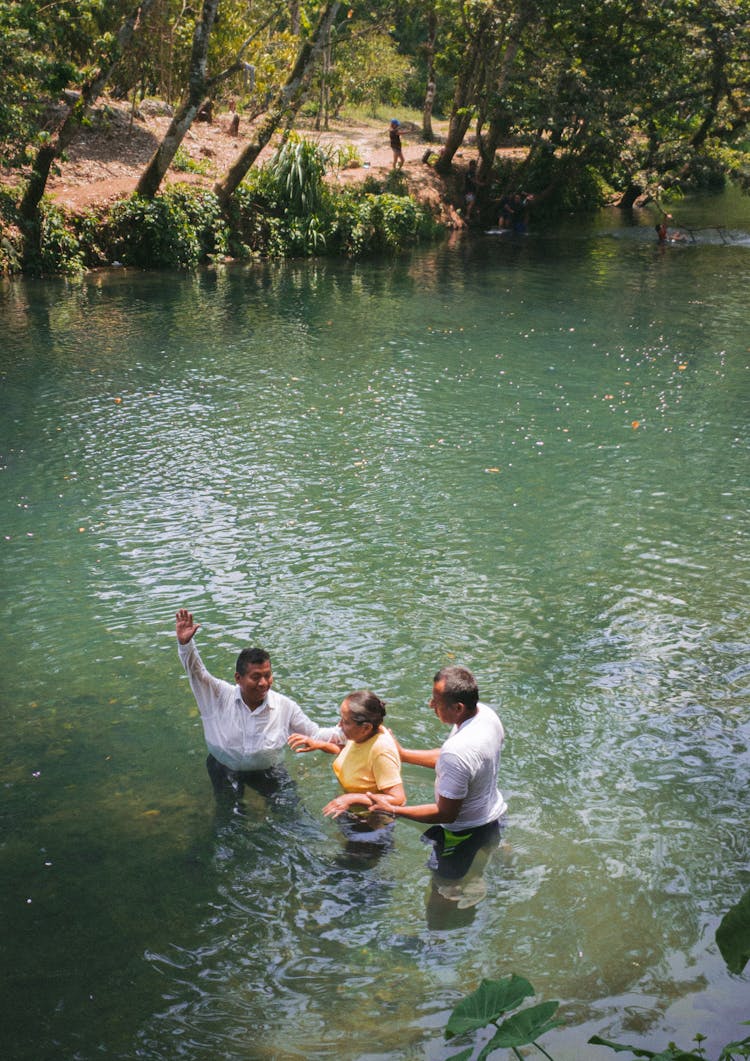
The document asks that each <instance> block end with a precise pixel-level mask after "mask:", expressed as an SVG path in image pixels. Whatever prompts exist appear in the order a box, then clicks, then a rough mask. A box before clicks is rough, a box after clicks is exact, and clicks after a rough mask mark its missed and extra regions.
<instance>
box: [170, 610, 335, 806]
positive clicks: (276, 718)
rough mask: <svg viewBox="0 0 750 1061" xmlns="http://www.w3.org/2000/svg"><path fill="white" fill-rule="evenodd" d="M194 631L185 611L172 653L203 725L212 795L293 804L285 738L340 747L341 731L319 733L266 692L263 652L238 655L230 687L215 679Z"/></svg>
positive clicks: (269, 678)
mask: <svg viewBox="0 0 750 1061" xmlns="http://www.w3.org/2000/svg"><path fill="white" fill-rule="evenodd" d="M199 627H200V623H196V622H195V620H194V619H193V615H192V613H191V612H189V611H187V609H185V608H181V609H180V610H179V611H178V612H177V616H176V623H175V632H176V634H177V642H178V645H177V651H178V653H179V657H180V662H181V663H182V665H183V667H184V668H185V671H186V673H187V676H188V680H189V681H190V688H191V689H192V690H193V696H194V697H195V700H196V703H197V704H198V710H199V711H200V715H201V720H202V722H203V733H204V736H205V738H206V745H207V747H208V759H207V760H206V768H207V770H208V773H209V776H210V778H211V782H212V784H213V787H214V792H215V793H216V795H217V796H221V795H228V796H231V797H233V798H234V799H235V800H239V799H240V798H241V797H242V792H243V789H244V786H245V785H249V786H250V787H251V788H254V789H255V790H256V791H257V792H260V793H261V794H262V795H264V796H280V797H281V798H282V799H283V798H284V797H286V798H287V799H288V798H289V797H292V798H294V797H293V789H294V784H293V782H292V779H291V778H290V776H289V774H288V773H287V770H286V768H285V766H284V762H283V760H284V749H285V748H286V746H287V738H288V737H289V735H290V734H291V733H303V734H304V735H305V736H307V737H313V738H315V739H316V740H327V741H330V740H334V741H340V742H341V743H342V744H343V738H342V735H341V732H340V730H339V729H338V727H337V726H333V727H331V728H328V729H322V728H321V727H320V726H318V725H316V723H315V722H313V721H312V720H311V719H309V718H308V717H307V715H306V714H305V713H304V711H303V710H302V708H301V707H300V706H299V705H298V704H297V703H295V701H294V700H291V699H290V698H289V697H288V696H282V695H281V693H277V692H275V691H274V690H273V689H272V688H271V686H272V685H273V673H272V670H271V659H270V656H269V655H268V653H267V652H266V651H265V650H264V649H262V648H245V649H243V650H242V652H240V654H239V656H238V657H237V663H236V666H235V675H234V680H235V684H234V685H231V684H230V683H229V682H225V681H222V679H221V678H214V676H213V675H212V674H210V673H209V672H208V670H207V669H206V667H205V665H204V663H203V660H202V659H201V658H200V655H199V654H198V649H197V646H196V644H195V641H194V640H193V639H194V636H195V633H196V631H197V630H198V629H199Z"/></svg>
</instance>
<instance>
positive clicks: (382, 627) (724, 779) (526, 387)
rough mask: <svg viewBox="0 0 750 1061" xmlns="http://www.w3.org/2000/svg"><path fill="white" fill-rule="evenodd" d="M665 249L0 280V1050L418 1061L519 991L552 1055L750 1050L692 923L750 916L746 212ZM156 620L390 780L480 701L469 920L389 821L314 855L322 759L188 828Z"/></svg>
mask: <svg viewBox="0 0 750 1061" xmlns="http://www.w3.org/2000/svg"><path fill="white" fill-rule="evenodd" d="M680 220H681V221H682V223H683V224H684V225H689V226H690V227H691V229H693V230H694V235H695V239H694V241H691V242H688V243H685V244H684V245H679V246H667V247H658V246H657V244H656V239H655V234H654V232H653V227H652V224H651V223H650V220H649V218H648V217H643V218H642V219H640V221H639V222H638V223H636V224H634V225H632V224H629V223H626V221H624V220H623V219H622V218H620V217H619V216H616V215H614V214H608V213H604V214H602V215H601V217H599V218H598V219H596V220H595V221H593V222H591V223H585V224H582V223H581V222H580V221H577V220H575V219H571V222H570V225H569V226H568V230H567V231H566V230H565V229H562V230H558V231H556V232H555V233H540V232H536V233H534V232H532V233H531V234H530V235H529V236H527V237H514V236H502V237H494V238H493V237H491V236H484V235H480V234H477V235H472V236H470V237H458V238H456V239H454V240H453V241H449V242H448V243H447V244H445V245H442V246H440V247H437V248H429V249H424V250H420V251H418V252H416V253H415V254H414V255H412V256H411V257H409V258H407V259H405V260H402V261H399V262H391V261H381V262H370V263H364V264H356V265H352V264H339V263H331V262H324V263H309V262H305V263H292V264H281V265H262V266H253V267H244V266H237V267H233V268H226V269H223V270H220V271H204V272H201V273H199V274H197V275H190V276H188V275H178V274H153V275H146V274H138V273H130V272H127V271H112V272H109V273H103V274H95V275H92V276H90V277H88V278H86V279H85V280H84V281H83V282H81V283H67V282H64V281H46V282H32V281H19V282H14V283H12V284H8V285H6V286H5V287H3V288H2V289H0V334H2V337H3V338H2V351H1V353H0V363H1V364H2V413H3V416H2V427H1V428H0V467H1V475H0V486H1V487H2V492H1V494H0V500H1V501H2V536H1V537H0V556H1V561H0V564H1V566H0V571H1V574H2V594H3V623H2V638H1V639H0V668H1V671H2V675H3V681H2V694H1V696H2V701H1V706H0V736H1V738H2V778H1V781H2V787H1V788H0V792H1V797H0V821H1V822H2V836H1V838H0V866H1V867H2V874H1V878H2V909H3V913H4V915H5V916H4V921H5V925H4V929H3V932H2V936H1V938H0V948H1V952H2V963H3V972H4V988H3V992H2V994H3V1008H4V1009H5V1015H4V1017H3V1019H2V1032H1V1033H0V1035H1V1037H2V1041H3V1046H2V1056H3V1057H4V1058H7V1059H8V1061H26V1059H32V1058H33V1059H35V1061H40V1059H42V1061H44V1059H50V1061H58V1059H61V1061H63V1059H64V1061H73V1059H75V1061H94V1059H99V1058H109V1059H120V1061H125V1059H131V1058H139V1059H148V1061H177V1059H186V1061H219V1059H221V1061H250V1059H252V1061H255V1059H258V1061H260V1059H281V1061H287V1059H292V1058H314V1059H318V1058H332V1059H346V1061H349V1059H358V1061H364V1059H367V1061H379V1059H392V1058H413V1059H417V1058H419V1059H429V1061H439V1059H444V1058H447V1057H449V1056H450V1055H451V1054H454V1053H456V1052H457V1050H458V1049H460V1046H456V1045H454V1044H453V1043H446V1041H445V1040H444V1038H443V1029H444V1026H445V1023H446V1020H447V1017H448V1014H449V1013H450V1011H451V1010H452V1008H453V1007H454V1006H455V1004H456V1003H457V1002H458V1001H459V1000H460V999H461V998H462V997H463V996H464V995H465V994H467V993H468V992H469V991H471V990H473V989H474V988H475V987H476V986H478V984H479V981H480V980H481V979H482V978H483V977H488V978H494V977H500V976H504V975H507V974H508V973H510V972H516V973H518V974H519V975H524V976H526V977H528V978H529V979H530V980H531V981H532V983H533V984H534V986H535V987H536V990H537V992H538V995H539V998H540V999H558V1000H559V1001H560V1003H561V1009H560V1015H561V1016H562V1017H563V1018H564V1019H565V1021H566V1026H565V1027H564V1028H561V1029H559V1030H555V1031H553V1032H551V1033H548V1034H547V1035H546V1036H545V1037H544V1039H543V1043H544V1045H545V1046H546V1047H547V1049H548V1050H549V1051H550V1053H551V1054H552V1055H553V1056H554V1057H555V1058H556V1059H557V1061H573V1059H578V1058H585V1059H588V1058H592V1059H597V1058H605V1057H610V1056H614V1055H612V1054H610V1052H609V1051H606V1050H604V1049H602V1048H598V1047H593V1046H589V1045H586V1043H587V1039H588V1038H589V1036H591V1035H593V1034H595V1033H597V1034H600V1035H604V1036H605V1037H610V1038H615V1037H619V1038H620V1039H622V1040H624V1041H630V1042H636V1043H638V1044H639V1045H641V1046H647V1047H650V1048H651V1049H655V1048H657V1047H660V1046H664V1045H666V1043H667V1041H668V1040H669V1039H677V1040H678V1041H679V1042H680V1043H681V1044H682V1045H684V1046H686V1047H687V1046H689V1045H690V1041H691V1039H692V1037H693V1035H695V1033H696V1032H700V1033H703V1034H705V1035H706V1036H707V1037H708V1043H707V1044H706V1045H707V1047H708V1049H709V1056H715V1054H716V1053H718V1049H719V1047H720V1046H721V1045H723V1043H725V1042H727V1041H728V1040H730V1039H737V1038H741V1037H742V1036H743V1035H745V1034H746V1033H747V1028H743V1026H742V1024H741V1023H740V1022H741V1021H742V1020H748V1019H750V990H749V986H750V975H748V972H747V971H746V972H745V974H743V975H741V976H733V975H730V973H729V972H728V971H727V969H726V967H725V965H724V962H723V960H722V958H721V956H720V954H719V952H718V950H717V947H716V945H715V942H714V933H715V930H716V926H717V924H718V922H719V920H720V919H721V917H722V915H723V913H724V912H725V911H726V910H727V909H728V908H729V907H730V906H731V905H732V904H733V903H735V902H736V901H737V900H738V899H739V898H740V896H741V895H742V893H743V892H744V891H745V890H746V889H747V888H748V887H750V850H749V847H750V845H749V842H748V819H749V815H748V805H749V802H750V751H749V746H750V698H749V696H748V694H749V693H750V633H749V632H748V631H749V629H750V623H749V619H750V603H749V598H748V581H749V578H748V576H749V574H750V558H749V550H748V526H749V523H750V520H749V517H748V512H749V508H750V506H749V500H750V489H749V487H750V476H749V474H748V473H749V470H750V469H749V464H748V440H749V439H748V434H749V432H748V423H749V416H748V414H749V413H750V338H749V336H750V331H748V290H749V285H748V280H749V278H750V235H749V234H750V200H746V199H745V200H743V199H740V198H739V196H724V197H723V198H721V199H719V200H714V201H707V200H703V201H701V202H695V203H689V202H685V203H684V204H682V206H681V208H680ZM716 226H719V227H716ZM180 606H187V607H189V608H190V609H191V610H193V611H194V612H195V614H196V616H197V618H198V619H199V620H200V621H201V622H202V624H203V626H202V629H201V630H200V632H199V634H198V643H199V645H200V648H201V651H202V654H203V658H204V660H205V661H206V663H207V664H208V665H209V667H210V668H211V669H212V671H213V672H214V673H216V674H218V675H220V676H223V677H226V678H228V679H231V677H232V674H233V671H234V659H235V656H236V652H237V650H238V648H239V647H241V646H242V645H244V644H246V643H248V642H250V643H259V644H262V645H264V646H265V647H267V648H268V649H269V650H270V651H271V653H272V656H273V661H274V672H275V676H276V685H277V688H278V689H280V690H281V691H283V692H286V693H287V694H289V695H291V696H293V697H294V698H295V699H297V700H298V701H299V702H300V703H301V704H302V706H303V707H304V708H305V709H306V710H307V711H308V713H310V714H311V715H312V716H313V717H315V718H316V719H318V720H320V721H321V722H327V723H330V722H332V721H333V720H334V719H335V718H336V717H337V711H338V704H339V702H340V700H341V698H342V696H343V695H344V694H345V693H346V692H348V691H349V690H351V689H354V688H360V687H363V686H370V687H372V688H374V689H375V690H376V691H377V692H378V693H380V695H381V696H383V697H384V698H385V699H386V700H387V702H388V721H389V723H390V725H391V726H392V728H393V729H394V732H395V733H396V734H397V736H398V737H399V738H400V739H401V740H402V742H403V743H404V744H406V745H407V746H421V747H431V746H435V745H436V744H438V743H439V742H440V741H441V740H442V739H443V738H444V736H445V730H443V729H441V727H440V724H439V723H438V721H437V720H436V718H435V716H434V715H433V713H432V712H431V711H430V710H429V708H428V707H427V700H428V698H429V694H430V687H431V679H432V675H433V673H434V672H435V670H436V669H437V668H438V667H440V666H442V665H444V664H446V663H449V662H452V661H456V662H461V663H463V664H465V665H466V666H468V667H470V668H471V669H472V670H473V671H474V672H475V673H476V675H477V678H478V681H479V685H480V691H481V694H482V698H483V699H484V700H486V701H488V702H490V703H492V704H494V705H495V706H496V707H497V709H498V711H499V713H500V715H501V717H502V719H503V721H504V724H505V727H506V731H507V734H508V738H507V742H506V746H505V750H504V753H503V760H502V765H501V787H502V790H503V793H504V795H505V797H506V800H507V801H508V804H509V819H508V825H507V828H506V830H505V833H504V837H503V844H502V847H501V849H500V851H499V852H498V853H497V855H496V856H495V858H494V859H493V860H492V861H491V862H490V864H489V865H488V867H487V869H486V871H485V880H486V883H487V888H488V894H487V897H486V898H485V899H484V900H483V901H482V902H481V903H479V905H477V906H476V907H473V908H470V909H467V910H461V911H459V910H458V909H455V910H454V909H453V908H452V907H451V908H449V909H447V910H446V911H444V912H442V913H441V914H439V915H437V916H436V915H435V914H434V912H433V913H430V912H429V911H428V908H427V906H426V896H427V894H428V891H429V885H430V874H429V871H428V870H427V868H426V866H425V860H426V855H427V850H426V848H425V846H424V845H423V844H421V843H420V842H419V835H420V828H419V826H417V825H416V824H414V823H410V822H407V821H403V820H401V821H399V822H397V824H396V829H395V845H394V847H393V849H392V850H391V851H390V852H388V853H387V854H386V855H385V856H384V857H383V858H382V859H381V860H380V861H379V862H378V863H377V865H375V866H373V867H370V868H369V869H363V868H358V867H356V866H351V865H347V864H346V863H345V862H342V860H341V858H340V853H341V839H340V836H339V832H338V830H337V827H336V826H335V824H333V823H331V822H330V821H328V820H326V819H324V818H323V817H322V815H321V813H320V812H321V808H322V807H323V806H324V805H325V803H326V802H327V801H328V800H329V799H330V798H332V796H333V795H334V794H335V792H336V784H335V779H334V775H333V773H332V771H331V768H330V759H329V758H327V757H324V756H322V755H307V756H300V757H297V758H295V757H293V756H292V755H291V753H289V755H288V767H289V770H290V772H291V773H292V774H293V776H294V777H295V778H296V780H297V784H298V790H299V794H300V797H301V804H300V806H299V807H298V808H297V809H296V810H294V811H289V810H286V811H284V812H282V811H280V810H279V809H278V808H275V807H273V806H268V805H266V804H265V803H264V802H263V800H262V799H261V798H260V797H259V796H255V795H252V796H251V797H250V798H249V799H248V805H247V814H246V816H245V817H241V816H234V817H229V818H222V817H220V816H218V815H217V813H216V811H215V807H214V801H213V796H212V793H211V790H210V784H209V781H208V777H207V775H206V772H205V767H204V759H205V746H204V742H203V736H202V730H201V726H200V720H199V718H198V717H197V711H196V709H195V705H194V702H193V700H192V697H191V694H190V690H189V687H188V685H187V682H186V680H185V677H184V675H183V673H182V671H181V668H180V666H179V662H178V659H177V653H176V650H175V639H174V633H173V624H174V612H175V610H176V608H178V607H180ZM431 780H432V779H431V776H430V775H429V773H428V772H427V771H424V770H420V769H418V768H416V767H407V768H406V769H405V781H406V785H407V789H408V793H409V797H410V802H423V801H425V800H428V799H430V798H431Z"/></svg>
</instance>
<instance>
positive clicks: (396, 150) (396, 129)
mask: <svg viewBox="0 0 750 1061" xmlns="http://www.w3.org/2000/svg"><path fill="white" fill-rule="evenodd" d="M388 135H389V136H390V139H391V151H392V152H393V168H394V169H401V167H402V166H403V164H404V152H403V149H402V147H401V122H400V121H399V120H398V118H391V125H390V129H389V130H388Z"/></svg>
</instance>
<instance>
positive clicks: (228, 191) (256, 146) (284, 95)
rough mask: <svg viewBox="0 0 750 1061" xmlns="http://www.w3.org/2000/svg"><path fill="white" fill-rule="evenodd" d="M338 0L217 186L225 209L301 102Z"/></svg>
mask: <svg viewBox="0 0 750 1061" xmlns="http://www.w3.org/2000/svg"><path fill="white" fill-rule="evenodd" d="M340 6H341V5H340V3H339V2H335V3H330V2H329V3H327V4H326V6H325V8H324V9H323V12H322V14H321V16H320V19H319V21H318V25H317V27H316V29H315V33H314V35H313V37H312V40H309V41H306V42H305V43H304V44H303V45H302V47H301V49H300V52H299V55H298V56H297V61H296V63H295V64H294V69H293V70H292V72H291V73H290V75H289V77H288V78H287V81H286V83H285V85H284V87H283V88H282V89H281V91H280V92H279V94H278V95H277V97H276V99H275V100H274V102H273V105H272V107H271V109H270V110H269V112H268V114H267V116H266V117H265V119H264V120H263V121H262V122H261V123H260V125H259V126H258V128H257V130H256V134H255V138H254V139H253V141H252V143H250V144H248V145H247V146H246V147H245V148H244V150H243V151H242V152H241V153H240V155H239V156H238V157H237V159H235V161H234V162H233V164H232V165H231V167H230V168H229V170H228V172H227V174H226V176H225V177H224V179H223V180H221V181H218V182H217V183H216V184H215V185H214V192H215V193H216V195H217V196H218V198H219V202H220V203H221V206H222V209H224V210H226V209H227V207H228V206H229V200H230V199H231V198H232V196H233V195H234V193H235V192H236V191H237V188H238V187H239V186H240V184H241V183H242V180H243V178H244V177H245V175H246V174H247V171H248V170H249V169H250V167H251V166H252V165H253V163H254V162H255V160H256V159H257V157H258V155H259V154H260V153H261V151H262V150H263V148H264V147H265V146H266V144H267V143H268V141H269V140H270V139H271V137H272V136H273V134H274V132H275V131H276V129H277V128H278V126H279V125H280V124H281V122H282V121H283V120H284V119H285V118H286V119H290V118H292V117H293V116H294V115H295V114H296V113H297V111H298V110H299V108H300V106H301V105H302V99H303V93H304V90H305V88H306V87H307V84H308V82H309V80H310V75H311V73H312V69H313V67H314V65H315V62H316V61H317V59H318V56H319V55H320V53H321V52H322V50H323V48H324V47H325V44H326V41H327V40H328V35H329V33H330V30H331V26H332V25H333V21H334V19H335V18H336V15H337V13H338V9H339V7H340Z"/></svg>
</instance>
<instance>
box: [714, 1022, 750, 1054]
mask: <svg viewBox="0 0 750 1061" xmlns="http://www.w3.org/2000/svg"><path fill="white" fill-rule="evenodd" d="M744 1023H745V1024H748V1023H750V1021H745V1022H744ZM733 1057H750V1035H748V1037H747V1039H741V1040H739V1041H738V1042H736V1043H727V1045H726V1046H725V1047H724V1049H723V1050H722V1051H721V1053H720V1054H719V1061H725V1059H731V1058H733Z"/></svg>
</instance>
